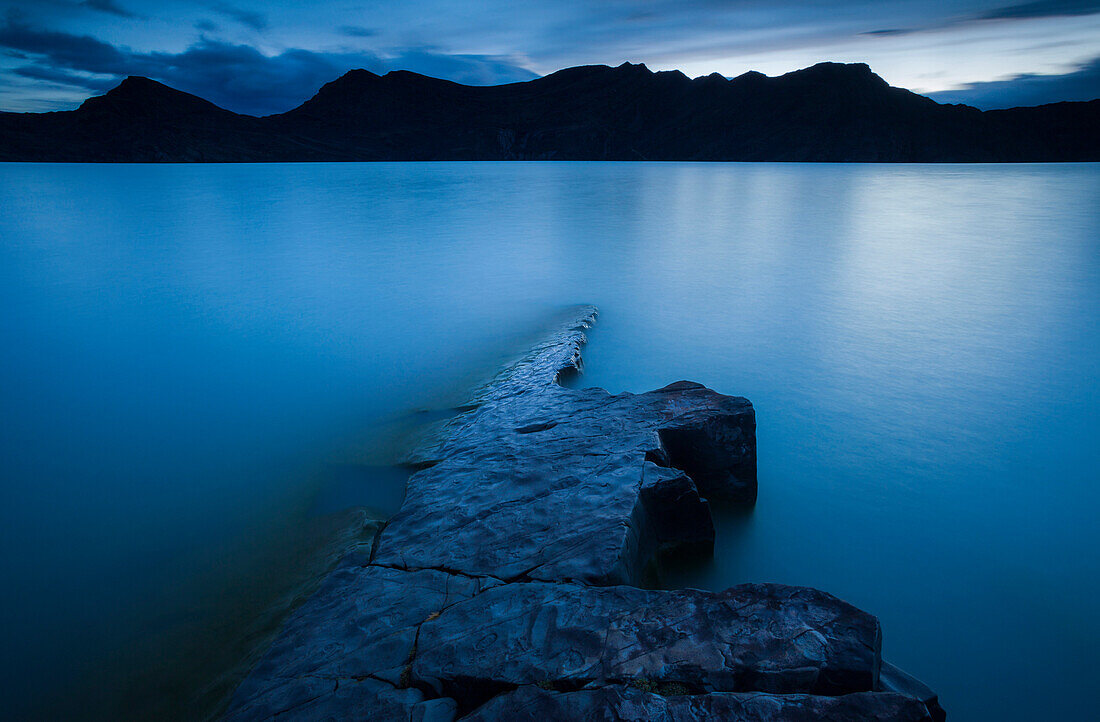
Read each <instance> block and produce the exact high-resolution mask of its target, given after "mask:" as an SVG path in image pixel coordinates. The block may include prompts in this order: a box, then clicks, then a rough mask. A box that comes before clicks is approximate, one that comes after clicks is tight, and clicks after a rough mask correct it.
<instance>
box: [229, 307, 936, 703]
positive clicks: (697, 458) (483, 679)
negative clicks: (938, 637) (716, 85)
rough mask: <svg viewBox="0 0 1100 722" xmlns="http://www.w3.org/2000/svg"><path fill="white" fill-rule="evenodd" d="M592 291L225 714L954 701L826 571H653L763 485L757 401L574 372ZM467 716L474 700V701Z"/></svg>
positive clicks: (437, 451)
mask: <svg viewBox="0 0 1100 722" xmlns="http://www.w3.org/2000/svg"><path fill="white" fill-rule="evenodd" d="M595 315H596V311H595V309H594V308H592V307H582V308H580V309H577V310H576V311H575V313H573V314H572V315H571V316H570V317H569V318H568V319H566V321H565V322H563V323H562V324H561V325H560V326H559V327H558V328H557V329H555V331H554V332H553V333H552V334H550V335H549V336H548V338H547V339H546V340H545V341H543V342H542V343H540V344H538V345H537V346H536V347H535V348H534V349H533V350H532V351H531V353H530V354H529V355H527V356H526V357H524V358H523V359H521V360H519V361H518V362H516V363H515V364H512V365H510V366H509V367H508V368H507V369H505V370H504V371H503V372H502V373H501V374H500V375H498V376H497V378H496V379H494V380H493V381H492V382H490V383H489V384H487V385H486V386H485V387H484V388H483V389H481V390H480V391H478V393H477V394H476V395H475V399H474V402H473V403H472V404H471V406H470V408H469V409H468V410H466V411H465V412H464V413H462V414H460V415H459V416H457V417H456V418H454V419H452V420H451V421H450V422H448V423H447V424H446V425H445V426H444V428H443V429H442V430H441V431H440V433H439V434H438V435H437V436H436V437H435V438H434V439H433V440H432V441H431V442H430V443H428V444H427V445H425V447H424V448H423V449H421V450H420V451H419V452H417V454H416V457H415V461H416V463H417V465H418V466H420V467H421V470H420V471H418V472H417V473H415V474H413V475H412V477H411V478H410V479H409V483H408V490H407V495H406V499H405V502H404V504H403V506H402V507H401V511H400V512H399V513H398V514H397V515H396V516H394V517H393V519H391V520H390V522H389V523H388V525H387V526H386V527H385V529H384V530H382V532H381V533H380V534H379V536H378V537H376V539H375V540H374V542H373V543H372V544H370V545H367V546H366V547H361V548H360V549H358V550H357V552H356V553H355V554H351V555H349V556H348V557H346V558H345V560H344V562H343V563H342V564H341V565H340V566H339V567H338V568H337V570H336V571H334V572H333V573H332V574H331V575H330V577H329V579H328V580H327V581H326V583H325V585H324V586H323V587H322V588H321V589H320V590H319V591H318V592H317V593H316V594H315V595H314V596H313V597H312V598H311V599H309V600H308V601H307V602H306V603H305V604H304V605H303V606H302V607H301V608H300V609H298V610H297V611H296V612H295V614H294V615H293V616H292V617H291V618H290V620H289V621H288V623H287V624H286V626H285V628H284V629H283V632H282V634H281V635H280V637H279V639H278V640H277V641H276V642H275V644H274V645H273V646H272V648H271V649H270V650H269V651H268V653H267V655H266V656H265V657H264V659H263V660H262V661H261V662H260V663H259V664H258V665H257V666H256V667H255V669H253V670H252V673H251V674H250V676H249V677H248V679H246V680H245V682H244V683H243V684H242V685H241V686H240V688H239V689H238V690H237V692H236V694H235V695H234V697H233V699H232V700H231V703H230V707H229V712H228V714H227V718H228V719H232V720H252V719H271V718H273V717H275V716H278V717H279V719H284V718H292V719H293V718H296V719H322V718H329V717H332V718H343V717H355V716H358V717H364V718H369V719H375V720H385V719H416V720H450V719H459V718H464V719H478V720H489V719H493V720H512V719H532V720H533V719H540V720H542V719H590V718H596V719H605V718H606V719H639V720H641V719H668V720H701V719H734V720H808V719H837V720H848V719H851V720H855V719H868V720H925V719H929V720H931V719H942V710H940V708H939V705H938V702H937V701H936V698H935V695H934V694H932V693H931V691H930V690H928V689H927V688H926V687H924V686H923V685H921V684H920V683H919V682H918V681H917V680H914V679H913V678H911V677H908V675H905V674H904V673H903V672H900V670H896V668H893V667H891V666H887V667H886V670H887V672H886V673H883V672H881V670H882V669H883V662H882V659H881V655H880V639H881V634H880V630H879V624H878V621H877V620H876V619H875V618H874V617H872V616H871V615H869V614H867V613H865V612H862V611H860V610H858V609H856V608H855V607H852V606H851V605H849V604H847V603H845V602H843V601H841V600H839V599H837V598H836V597H833V596H831V595H829V594H826V593H824V592H820V591H817V590H815V589H808V588H804V587H790V586H783V585H778V584H744V585H740V586H737V587H732V588H730V589H727V590H726V591H724V592H718V593H715V592H705V591H700V590H691V589H685V590H667V591H659V590H646V589H641V588H639V586H640V585H641V583H642V579H643V577H644V575H645V572H646V569H647V567H648V566H649V564H650V562H652V561H653V560H654V558H655V557H656V556H657V555H659V554H662V553H667V552H677V553H684V552H689V553H695V554H708V553H709V552H710V551H711V550H712V547H713V543H714V526H713V524H712V522H711V518H710V512H709V506H708V503H707V500H706V498H705V497H706V496H722V497H725V498H730V499H734V500H739V501H741V502H743V503H752V502H753V501H754V500H755V497H756V437H755V431H756V429H755V416H754V412H753V408H752V405H751V404H750V403H749V402H748V401H747V400H745V399H742V398H737V397H730V396H723V395H721V394H718V393H716V392H714V391H711V390H709V389H707V388H705V387H703V386H701V385H699V384H695V383H691V382H678V383H675V384H671V385H670V386H666V387H665V388H663V389H660V390H658V391H652V392H649V393H645V394H618V395H611V394H608V393H607V392H605V391H603V390H600V389H585V390H572V389H566V388H562V387H561V386H560V385H559V384H558V383H557V382H558V380H559V379H560V378H561V377H562V375H563V374H565V373H569V372H574V371H577V370H578V369H579V367H580V349H581V347H582V346H583V344H584V342H585V338H584V330H585V329H586V328H587V327H588V326H589V325H590V324H591V323H592V322H593V321H594V319H595ZM464 716H465V717H464Z"/></svg>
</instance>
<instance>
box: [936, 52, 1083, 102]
mask: <svg viewBox="0 0 1100 722" xmlns="http://www.w3.org/2000/svg"><path fill="white" fill-rule="evenodd" d="M929 97H931V98H933V99H934V100H936V101H938V102H940V103H965V104H967V105H973V106H974V107H976V108H982V109H983V110H989V109H993V108H1012V107H1015V106H1020V105H1044V104H1046V103H1057V102H1060V101H1064V100H1094V99H1096V98H1100V57H1096V58H1093V59H1092V60H1091V61H1089V62H1088V63H1085V64H1084V65H1082V66H1081V67H1080V68H1078V69H1077V70H1075V71H1073V72H1070V73H1065V74H1064V75H1032V74H1028V75H1017V76H1015V77H1013V78H1009V79H1007V80H998V81H992V82H988V83H970V84H969V85H967V86H966V87H964V88H960V89H959V90H946V91H943V92H942V93H929Z"/></svg>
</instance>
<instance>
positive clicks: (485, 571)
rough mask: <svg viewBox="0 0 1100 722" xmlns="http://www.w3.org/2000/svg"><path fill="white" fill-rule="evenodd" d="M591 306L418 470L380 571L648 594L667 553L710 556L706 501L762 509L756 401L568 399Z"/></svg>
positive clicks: (505, 379)
mask: <svg viewBox="0 0 1100 722" xmlns="http://www.w3.org/2000/svg"><path fill="white" fill-rule="evenodd" d="M594 317H595V309H590V308H583V309H580V310H579V311H578V312H577V313H576V316H575V317H573V318H570V319H568V320H567V321H566V322H565V323H564V324H563V325H562V326H561V327H560V328H559V329H558V330H557V331H556V332H555V333H552V334H551V335H550V337H549V340H547V341H544V342H543V343H541V344H539V345H538V346H536V347H535V349H534V350H533V351H532V353H531V354H530V355H529V356H528V357H526V358H525V359H523V360H522V361H520V362H519V363H517V364H515V365H514V366H512V367H510V368H509V369H508V370H507V371H506V372H505V373H503V374H502V375H501V376H500V377H498V379H496V380H494V381H493V382H492V383H490V384H489V385H488V386H487V387H486V388H485V389H483V390H482V391H481V392H480V393H479V394H478V395H477V397H476V398H477V402H478V403H477V406H476V408H475V409H473V410H472V411H470V412H468V413H466V414H463V415H462V416H461V417H459V418H458V419H456V420H455V421H454V422H452V423H451V424H449V425H448V426H447V428H446V432H445V434H444V435H443V438H442V440H441V441H440V442H439V443H437V444H436V445H434V447H432V448H431V449H429V450H426V451H422V452H420V455H419V457H418V459H417V461H418V463H419V464H420V465H421V466H425V467H427V468H425V469H424V470H422V471H420V472H418V473H416V474H414V475H413V476H412V477H411V478H410V479H409V482H408V486H407V492H406V497H405V503H404V505H403V506H402V508H401V511H400V512H399V513H398V514H397V515H396V516H395V517H394V518H393V519H391V521H390V523H389V524H388V525H387V527H386V529H385V531H384V532H383V534H382V537H381V540H380V542H379V550H378V554H377V561H378V562H380V563H383V564H388V565H392V566H395V567H400V568H403V569H427V568H440V569H447V570H450V571H457V572H462V573H465V574H474V575H490V576H494V577H497V578H500V579H504V580H506V581H522V580H532V579H537V580H544V581H567V580H576V581H581V582H584V583H586V584H595V585H613V584H635V585H636V584H639V583H640V582H641V580H642V577H643V574H644V571H645V568H646V566H647V564H648V563H649V562H650V561H651V560H652V558H653V557H654V555H655V554H656V553H657V552H659V551H660V550H662V549H665V550H668V549H681V548H685V547H687V548H691V549H695V550H702V551H704V552H709V551H710V549H711V547H712V545H713V538H714V531H713V525H712V523H711V519H710V513H709V508H708V506H707V503H706V501H705V498H704V497H706V496H721V497H726V498H734V499H739V500H742V501H745V502H752V501H754V500H755V498H756V420H755V414H754V411H753V408H752V404H750V403H749V402H748V400H746V399H743V398H739V397H732V396H723V395H722V394H718V393H716V392H714V391H711V390H709V389H707V388H705V387H703V386H701V385H699V384H695V383H690V382H679V383H676V384H672V385H670V386H667V387H665V388H663V389H660V390H659V391H653V392H650V393H645V394H617V395H611V394H608V393H607V392H606V391H603V390H602V389H583V390H574V389H566V388H563V387H561V386H559V385H558V384H557V380H558V378H559V376H560V375H561V374H562V373H563V372H568V371H574V370H576V369H577V368H578V367H579V364H580V348H581V346H582V345H583V344H584V342H585V337H584V333H583V329H584V328H586V327H587V326H588V325H589V324H590V323H591V321H592V320H593V319H594Z"/></svg>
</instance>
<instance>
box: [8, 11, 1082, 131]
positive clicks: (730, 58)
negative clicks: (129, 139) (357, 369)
mask: <svg viewBox="0 0 1100 722" xmlns="http://www.w3.org/2000/svg"><path fill="white" fill-rule="evenodd" d="M823 60H832V61H839V62H866V63H868V64H869V65H870V66H871V68H872V69H873V70H875V72H877V73H878V74H879V75H881V76H883V77H884V78H885V79H886V80H887V81H889V82H890V83H891V84H893V85H898V86H902V87H906V88H910V89H911V90H915V91H917V92H921V93H925V94H931V95H932V96H933V97H935V98H936V99H937V100H940V101H941V102H967V103H970V104H972V105H977V106H978V107H982V108H995V107H1008V106H1013V105H1035V104H1039V103H1045V102H1054V101H1058V100H1085V99H1091V98H1095V97H1100V0H1035V1H1031V2H1027V1H1025V2H1014V1H1013V0H953V1H950V0H949V1H947V2H939V1H934V0H903V1H901V2H882V1H881V0H879V1H878V2H874V1H867V0H835V1H828V0H818V1H816V2H786V1H785V0H629V1H628V0H587V1H581V0H560V1H551V0H548V1H545V2H533V3H517V2H514V0H482V1H481V2H476V1H475V2H447V1H444V0H422V1H419V2H364V1H362V0H314V1H313V2H309V3H299V2H289V1H282V2H280V1H279V0H274V1H270V2H257V1H254V0H229V1H227V2H222V1H221V0H162V1H154V0H0V109H3V110H13V111H44V110H61V109H68V108H73V107H76V105H78V104H79V103H80V101H82V100H83V99H84V98H86V97H88V96H89V95H96V94H100V93H102V92H104V91H105V90H107V89H109V88H111V87H113V86H114V85H116V84H117V83H118V82H119V80H121V79H122V78H123V77H125V76H127V75H145V76H148V77H151V78H154V79H156V80H160V81H161V82H164V83H167V84H168V85H171V86H173V87H175V88H179V89H181V90H185V91H187V92H191V93H195V94H196V95H200V96H202V97H204V98H207V99H209V100H211V101H213V102H215V103H217V104H218V105H221V106H223V107H227V108H230V109H232V110H236V111H239V112H247V113H254V114H266V113H274V112H281V111H284V110H289V109H290V108H292V107H294V106H296V105H298V104H299V103H301V102H302V101H304V100H306V99H307V98H309V97H310V96H311V95H313V93H314V92H316V90H317V89H318V88H319V87H320V86H321V85H322V84H324V83H325V82H328V81H330V80H333V79H334V78H336V77H338V76H340V75H342V74H343V73H344V72H346V71H347V70H349V69H351V68H366V69H368V70H373V71H375V72H385V71H387V70H394V69H406V70H413V71H416V72H420V73H424V74H427V75H433V76H436V77H442V78H448V79H451V80H455V81H458V82H462V83H468V84H494V83H502V82H513V81H518V80H527V79H530V78H534V77H537V76H538V75H544V74H546V73H550V72H553V71H555V70H558V69H560V68H563V67H569V66H573V65H584V64H595V63H603V64H609V65H618V64H619V63H622V62H623V61H630V62H642V63H645V64H646V65H648V66H649V67H650V68H651V69H653V70H671V69H679V70H682V71H683V72H685V73H687V74H688V75H690V76H692V77H695V76H699V75H706V74H709V73H712V72H719V73H721V74H723V75H726V76H730V77H732V76H736V75H739V74H741V73H743V72H745V71H748V70H758V71H760V72H763V73H766V74H768V75H778V74H781V73H784V72H788V71H791V70H796V69H798V68H802V67H806V66H809V65H812V64H814V63H816V62H820V61H823Z"/></svg>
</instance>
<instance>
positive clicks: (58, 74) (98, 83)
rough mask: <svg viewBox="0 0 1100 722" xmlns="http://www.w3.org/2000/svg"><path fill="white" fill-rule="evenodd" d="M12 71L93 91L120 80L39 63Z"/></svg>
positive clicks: (112, 84)
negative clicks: (46, 66)
mask: <svg viewBox="0 0 1100 722" xmlns="http://www.w3.org/2000/svg"><path fill="white" fill-rule="evenodd" d="M12 72H13V73H15V74H16V75H18V76H20V77H23V78H30V79H32V80H41V81H45V82H47V83H53V84H54V85H66V86H70V87H75V88H82V89H84V90H89V91H91V92H93V93H102V92H104V91H106V90H110V89H111V88H113V87H114V86H115V85H116V84H117V82H118V81H117V80H115V79H114V78H96V77H92V76H87V75H81V74H80V73H72V72H69V71H67V70H56V69H54V68H45V67H42V66H39V65H24V66H23V67H19V68H15V69H14V70H13V71H12Z"/></svg>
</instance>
